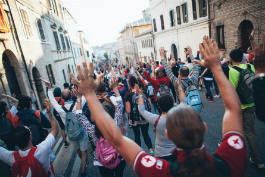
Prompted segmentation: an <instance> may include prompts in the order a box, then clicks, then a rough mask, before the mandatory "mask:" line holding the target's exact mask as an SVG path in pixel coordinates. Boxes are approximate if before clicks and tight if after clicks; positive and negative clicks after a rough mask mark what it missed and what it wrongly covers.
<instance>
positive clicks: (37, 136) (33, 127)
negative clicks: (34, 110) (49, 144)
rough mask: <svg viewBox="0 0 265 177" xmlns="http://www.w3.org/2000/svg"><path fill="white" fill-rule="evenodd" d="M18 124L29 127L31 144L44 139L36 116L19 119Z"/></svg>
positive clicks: (38, 142) (34, 144)
mask: <svg viewBox="0 0 265 177" xmlns="http://www.w3.org/2000/svg"><path fill="white" fill-rule="evenodd" d="M19 125H25V126H27V127H28V128H29V129H30V131H31V135H32V144H33V146H36V145H38V144H40V143H41V142H42V141H43V140H44V139H45V135H44V130H43V127H42V125H41V122H40V120H39V118H38V117H37V116H35V115H33V116H32V117H28V118H23V119H19Z"/></svg>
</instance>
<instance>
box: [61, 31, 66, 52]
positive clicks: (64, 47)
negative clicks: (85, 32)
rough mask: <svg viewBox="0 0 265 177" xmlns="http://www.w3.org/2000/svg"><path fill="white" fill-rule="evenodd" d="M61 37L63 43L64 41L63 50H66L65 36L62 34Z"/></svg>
mask: <svg viewBox="0 0 265 177" xmlns="http://www.w3.org/2000/svg"><path fill="white" fill-rule="evenodd" d="M60 36H61V41H62V45H63V50H66V46H65V42H64V36H63V34H60Z"/></svg>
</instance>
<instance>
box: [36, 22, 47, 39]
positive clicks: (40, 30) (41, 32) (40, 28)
mask: <svg viewBox="0 0 265 177" xmlns="http://www.w3.org/2000/svg"><path fill="white" fill-rule="evenodd" d="M37 24H38V28H39V32H40V37H41V40H42V41H44V40H45V36H44V31H43V27H42V24H41V19H39V18H38V19H37Z"/></svg>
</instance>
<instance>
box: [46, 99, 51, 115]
mask: <svg viewBox="0 0 265 177" xmlns="http://www.w3.org/2000/svg"><path fill="white" fill-rule="evenodd" d="M45 104H46V113H47V114H50V113H51V105H50V102H49V100H45Z"/></svg>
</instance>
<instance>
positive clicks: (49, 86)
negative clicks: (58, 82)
mask: <svg viewBox="0 0 265 177" xmlns="http://www.w3.org/2000/svg"><path fill="white" fill-rule="evenodd" d="M40 80H41V81H42V82H44V84H45V86H46V87H48V89H51V88H52V84H51V83H50V82H48V81H46V80H44V79H42V78H40Z"/></svg>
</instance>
